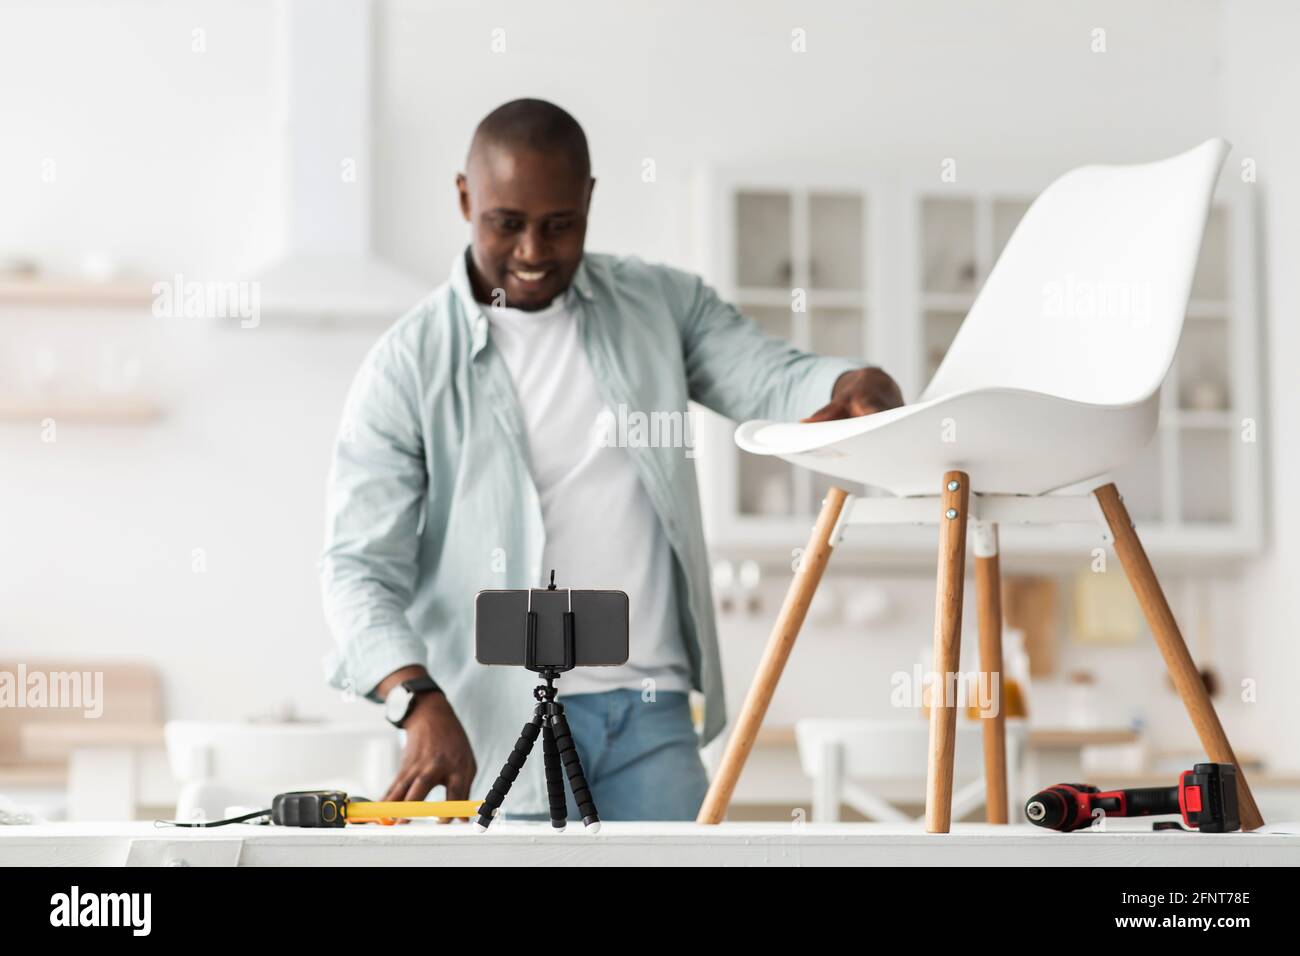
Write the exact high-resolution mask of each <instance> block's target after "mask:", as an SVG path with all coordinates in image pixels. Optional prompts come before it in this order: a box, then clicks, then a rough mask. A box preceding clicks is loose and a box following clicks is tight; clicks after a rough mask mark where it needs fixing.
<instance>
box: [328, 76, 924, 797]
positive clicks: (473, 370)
mask: <svg viewBox="0 0 1300 956" xmlns="http://www.w3.org/2000/svg"><path fill="white" fill-rule="evenodd" d="M456 186H457V190H458V193H459V200H460V209H461V213H462V214H463V215H464V217H465V219H466V221H468V222H469V224H470V234H471V241H470V245H469V247H468V248H467V249H465V250H464V252H463V253H461V254H458V255H457V256H456V259H455V261H454V263H453V265H452V271H451V277H450V279H449V281H448V282H446V283H445V284H443V285H442V286H440V287H439V288H438V289H437V290H436V291H434V292H433V293H432V294H431V295H430V296H429V297H428V298H427V299H426V300H425V301H424V302H422V303H421V304H420V305H418V306H417V307H416V308H415V309H414V310H412V312H411V313H410V314H408V315H407V316H405V317H404V318H403V319H401V320H400V321H399V322H397V323H396V324H395V325H394V326H393V327H392V328H391V329H390V330H389V331H388V332H387V333H386V334H385V335H384V336H383V338H382V339H381V340H380V341H379V342H378V344H377V345H376V346H375V347H374V349H373V350H372V351H371V353H370V355H369V356H368V357H367V360H366V362H365V364H364V365H363V367H362V369H361V371H360V372H359V373H358V375H357V378H356V381H355V382H354V384H353V387H352V390H351V392H350V394H349V397H348V402H347V408H346V410H345V413H344V420H343V426H342V428H341V429H340V432H339V438H338V441H337V443H336V446H335V452H334V460H333V467H332V469H331V472H330V479H329V514H328V528H327V541H326V549H325V554H324V557H323V559H322V561H321V572H322V581H323V587H324V594H325V607H326V613H327V616H328V618H329V621H330V625H331V628H332V630H333V632H334V634H335V637H336V639H337V641H338V644H339V650H338V653H336V654H335V655H333V657H332V660H331V666H330V678H331V682H332V683H333V684H334V685H335V686H337V687H340V688H350V689H352V690H354V691H355V692H357V693H359V694H364V695H365V696H367V697H369V698H370V699H372V700H375V701H381V702H383V703H384V704H385V710H386V716H387V717H388V719H389V720H390V721H392V722H393V723H394V724H395V725H397V726H399V727H401V728H402V729H403V730H404V731H405V744H404V750H403V757H402V763H401V766H400V768H399V770H398V772H397V775H396V777H395V779H394V780H393V782H392V784H391V786H390V787H389V789H388V792H387V793H385V794H384V796H383V799H385V800H400V799H406V800H421V799H424V798H425V797H426V796H427V795H428V794H429V792H430V790H431V789H433V788H434V787H435V786H439V785H442V786H444V787H445V788H446V792H447V797H448V798H449V799H466V798H469V797H471V796H474V797H482V796H485V795H486V793H487V790H488V788H489V786H490V785H491V781H492V779H493V775H494V774H495V772H496V770H497V769H498V768H499V767H500V766H501V764H502V762H503V761H504V760H505V758H506V756H507V755H508V754H509V753H510V750H511V748H512V747H513V745H514V742H515V739H516V737H517V735H518V731H519V727H520V725H521V724H522V723H523V722H524V721H525V720H526V719H527V717H528V714H529V711H530V709H531V701H532V696H531V692H532V688H533V686H534V684H535V683H536V678H535V675H533V674H531V673H530V672H528V671H525V670H524V669H523V668H508V667H483V666H480V665H478V664H477V663H475V661H474V646H473V645H474V638H473V606H474V595H475V594H476V593H477V592H478V591H479V590H481V589H483V588H525V587H544V586H545V583H546V577H547V575H548V573H549V569H551V568H555V569H556V571H557V580H558V583H559V584H560V586H567V585H572V586H574V587H578V588H613V589H618V590H622V591H626V592H627V594H628V596H629V599H630V627H631V641H630V656H629V659H628V662H627V664H626V665H624V666H621V667H612V668H587V669H583V670H575V671H571V672H569V673H567V674H565V675H564V676H563V677H562V678H561V679H560V680H559V682H558V687H559V690H560V695H561V697H562V698H563V700H564V702H565V709H566V713H567V716H568V719H569V723H570V726H571V729H572V731H573V736H574V741H575V743H576V745H577V748H578V751H579V754H580V755H581V757H582V761H583V766H584V769H585V770H586V773H587V780H588V784H589V785H590V788H591V791H592V796H593V798H594V800H595V803H596V806H597V807H598V808H599V809H600V813H601V816H602V817H603V818H604V819H607V820H629V819H642V820H674V819H676V820H689V819H694V818H695V815H696V812H697V811H698V809H699V806H700V803H701V802H702V800H703V798H704V793H705V791H706V789H707V780H706V778H705V772H704V768H703V765H702V764H701V761H700V758H699V752H698V749H699V747H700V746H702V745H703V744H705V743H707V742H708V741H709V740H711V739H712V738H713V737H715V736H717V734H718V733H719V732H720V731H721V730H722V728H723V726H724V724H725V722H726V716H725V710H724V704H723V697H722V678H721V670H720V667H719V661H718V647H717V637H716V629H715V622H714V617H713V602H712V597H711V594H710V582H709V563H708V555H707V552H706V549H705V545H704V537H703V531H702V525H701V520H700V506H699V492H698V488H697V486H696V479H695V469H694V458H693V456H692V455H691V454H690V449H689V448H684V447H665V446H664V445H663V444H661V443H637V444H631V445H628V444H624V445H620V444H619V443H618V442H617V441H611V440H610V436H611V434H612V432H611V431H610V417H611V415H612V414H613V413H614V412H615V410H619V409H626V410H631V411H633V412H641V413H643V414H645V415H647V416H650V415H653V414H656V413H659V414H676V415H678V416H682V415H685V414H686V413H687V406H688V401H690V400H694V401H697V402H699V403H700V404H702V405H705V406H707V407H709V408H711V409H713V410H714V411H717V412H719V413H721V414H722V415H725V416H727V417H728V418H731V419H734V420H737V421H743V420H745V419H749V418H760V417H761V418H773V419H795V418H804V419H805V420H815V421H821V420H827V419H833V418H844V417H848V416H852V415H864V414H869V413H871V412H874V411H878V410H881V409H884V408H892V407H894V406H896V405H899V404H900V403H901V401H902V399H901V395H900V394H899V390H898V386H897V385H896V384H895V383H894V381H893V379H891V378H890V377H889V376H888V375H886V374H885V373H884V372H882V371H881V370H880V369H876V368H863V367H862V366H861V363H860V362H856V361H853V360H851V359H841V358H819V357H817V356H814V355H809V354H807V353H804V352H800V351H798V350H797V349H795V348H793V347H792V346H790V345H789V344H787V343H785V342H782V341H780V340H777V339H773V338H769V337H767V336H765V335H764V334H763V333H762V332H761V331H760V330H759V328H758V327H757V325H756V324H755V323H753V322H752V321H750V320H749V319H747V318H745V317H743V316H742V315H741V314H740V313H739V312H737V311H736V310H735V309H734V308H733V307H732V306H730V305H728V304H726V303H725V302H722V301H721V300H720V299H719V298H718V297H717V295H716V294H715V293H714V292H713V290H712V289H710V288H709V287H708V286H707V285H705V284H704V283H703V282H702V281H701V280H700V279H699V278H698V277H696V276H694V275H691V274H689V273H686V272H683V271H680V270H677V269H672V268H668V267H666V266H659V265H650V264H647V263H645V262H642V261H641V260H639V259H636V258H620V257H616V256H612V255H604V254H597V253H590V252H585V251H584V248H583V246H584V242H585V239H586V232H587V217H588V213H589V212H590V210H591V200H592V191H593V189H594V187H595V180H594V179H593V178H592V176H591V163H590V158H589V155H588V150H587V140H586V136H585V135H584V134H583V131H582V128H581V127H580V126H579V125H578V123H577V122H576V121H575V120H574V119H573V117H572V116H570V115H569V114H568V113H566V112H565V111H564V110H562V109H560V108H559V107H557V106H555V105H553V104H551V103H547V102H544V101H542V100H532V99H525V100H515V101H513V102H510V103H506V104H505V105H503V106H501V107H499V108H497V109H496V110H494V111H493V112H492V113H491V114H489V115H488V116H487V117H486V118H485V119H484V120H483V121H482V123H480V124H479V126H478V128H477V130H476V131H475V133H474V137H473V140H472V142H471V145H470V150H469V155H468V158H467V160H466V164H465V172H464V173H463V174H461V175H459V176H457V178H456ZM692 689H695V690H699V691H701V692H702V693H703V694H704V716H703V727H702V731H701V732H699V733H697V731H696V729H695V727H694V724H693V722H692V719H691V714H690V708H689V706H688V694H689V692H690V691H691V690H692ZM569 802H570V808H569V814H570V817H577V812H576V808H575V807H573V806H572V802H573V800H572V795H571V794H570V795H569ZM505 810H506V811H507V812H508V813H511V814H512V815H519V814H527V815H534V814H535V815H537V816H538V817H544V816H545V812H546V795H545V787H544V784H543V779H542V771H541V762H540V761H530V763H529V764H527V765H526V766H525V768H524V770H523V772H522V773H521V774H520V776H519V779H518V780H517V781H516V783H515V785H514V787H513V789H512V790H511V792H510V796H509V799H508V800H507V803H506V805H505Z"/></svg>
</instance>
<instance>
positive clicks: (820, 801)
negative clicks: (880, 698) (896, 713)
mask: <svg viewBox="0 0 1300 956" xmlns="http://www.w3.org/2000/svg"><path fill="white" fill-rule="evenodd" d="M1006 730H1007V737H1006V746H1007V769H1008V774H1009V776H1010V778H1011V780H1013V781H1016V784H1015V785H1013V786H1012V787H1011V792H1012V793H1013V794H1015V795H1016V797H1017V799H1020V798H1022V797H1023V795H1022V794H1021V789H1022V788H1021V787H1020V785H1019V783H1018V781H1019V779H1020V770H1021V768H1022V767H1023V765H1024V751H1025V739H1026V735H1027V729H1026V726H1025V721H1024V720H1023V719H1016V720H1009V721H1007V725H1006ZM928 733H929V728H928V725H927V724H926V723H925V722H924V721H922V720H918V719H914V718H913V719H906V718H904V719H901V720H845V719H827V718H806V719H803V720H797V721H795V724H794V736H795V742H796V744H797V745H798V748H799V765H800V766H801V767H802V768H803V772H804V773H805V774H806V775H807V776H809V777H810V778H811V779H812V782H813V805H812V820H813V822H814V823H834V822H836V821H837V820H839V818H840V807H841V805H843V804H847V805H848V806H850V807H852V808H853V809H854V810H856V811H858V812H859V813H861V814H862V815H863V816H864V817H866V818H867V819H868V820H876V821H881V822H891V823H901V822H905V821H908V820H910V818H909V817H908V816H907V814H905V813H904V812H903V811H902V810H899V809H898V808H897V807H896V806H894V803H893V802H891V800H890V799H889V797H888V796H885V795H883V794H882V792H881V791H887V792H894V791H897V790H898V789H899V788H900V787H902V788H904V789H903V791H902V792H904V793H906V794H907V795H908V796H911V795H912V794H913V793H914V792H916V791H922V792H923V791H924V787H925V776H926V769H927V768H926V763H927V761H926V746H925V745H926V737H927V735H928ZM981 736H982V732H981V727H980V725H979V724H975V723H971V722H970V721H963V722H962V723H961V724H960V725H958V728H957V737H956V749H955V755H954V759H953V779H954V780H958V781H965V784H964V785H963V786H962V788H961V789H960V790H958V791H957V792H956V793H954V794H953V798H952V814H953V816H954V817H957V818H958V819H960V818H962V817H964V816H965V815H966V814H968V813H970V812H971V811H972V810H974V809H975V808H977V807H979V806H980V805H981V804H982V803H984V802H985V800H986V795H987V792H988V791H987V784H986V781H985V779H984V776H983V774H982V773H981V772H980V764H981V760H980V757H979V753H980V746H981V744H980V738H981ZM895 802H896V800H895Z"/></svg>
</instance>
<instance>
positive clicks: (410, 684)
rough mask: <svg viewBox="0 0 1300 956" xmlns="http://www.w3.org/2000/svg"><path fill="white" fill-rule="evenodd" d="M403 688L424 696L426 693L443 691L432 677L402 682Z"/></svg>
mask: <svg viewBox="0 0 1300 956" xmlns="http://www.w3.org/2000/svg"><path fill="white" fill-rule="evenodd" d="M402 686H403V687H405V688H406V689H407V690H409V691H410V692H411V693H412V694H423V693H425V692H426V691H431V690H442V688H441V687H439V686H438V684H437V682H436V681H435V680H434V679H433V678H432V677H412V678H411V679H410V680H404V681H402Z"/></svg>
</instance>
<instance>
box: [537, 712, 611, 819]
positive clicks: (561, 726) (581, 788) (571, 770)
mask: <svg viewBox="0 0 1300 956" xmlns="http://www.w3.org/2000/svg"><path fill="white" fill-rule="evenodd" d="M549 719H550V723H551V726H552V727H553V728H554V729H555V746H556V748H557V749H558V750H559V752H560V760H561V761H563V762H564V771H565V773H566V774H568V776H569V789H570V790H572V791H573V801H574V803H576V804H577V805H578V812H579V813H581V814H582V825H583V826H585V827H586V828H587V829H588V830H590V831H591V832H592V833H599V832H600V817H599V816H598V815H597V814H596V804H595V801H594V800H592V797H591V790H590V789H588V787H587V778H586V777H585V776H584V775H583V773H582V761H581V760H580V759H579V758H578V748H577V747H575V746H574V743H573V734H571V733H570V732H569V721H568V720H567V719H565V716H564V705H563V704H561V703H560V702H559V701H556V702H554V703H552V704H551V716H550V718H549Z"/></svg>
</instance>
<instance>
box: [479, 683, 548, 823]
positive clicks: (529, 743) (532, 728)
mask: <svg viewBox="0 0 1300 956" xmlns="http://www.w3.org/2000/svg"><path fill="white" fill-rule="evenodd" d="M544 713H545V708H544V707H543V706H542V705H541V704H538V705H537V709H536V710H535V711H534V712H533V719H532V720H530V721H529V722H528V723H526V724H524V729H523V730H521V731H520V732H519V739H518V740H516V741H515V749H514V750H512V751H510V756H508V757H506V762H505V765H504V766H503V767H502V768H501V772H500V773H499V774H497V779H496V782H495V783H494V784H492V789H491V790H489V791H488V795H487V797H486V798H485V799H484V800H483V805H482V806H481V807H479V811H478V819H477V820H476V821H475V822H474V826H475V827H477V828H478V830H479V831H480V832H482V831H483V830H486V829H487V828H488V826H489V825H490V824H491V823H492V817H493V816H495V814H496V812H497V809H498V808H499V807H500V806H501V802H502V801H503V800H505V798H506V794H508V793H509V792H510V786H511V784H513V783H514V782H515V778H516V777H518V776H519V771H520V769H522V767H523V765H524V761H525V760H527V759H528V755H529V754H530V753H532V752H533V744H535V743H536V742H537V735H538V734H539V733H540V732H541V729H542V715H543V714H544Z"/></svg>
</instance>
